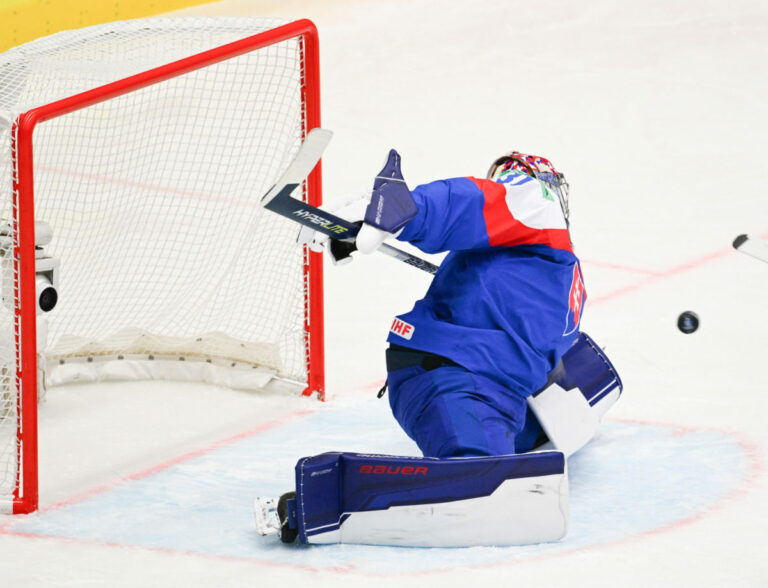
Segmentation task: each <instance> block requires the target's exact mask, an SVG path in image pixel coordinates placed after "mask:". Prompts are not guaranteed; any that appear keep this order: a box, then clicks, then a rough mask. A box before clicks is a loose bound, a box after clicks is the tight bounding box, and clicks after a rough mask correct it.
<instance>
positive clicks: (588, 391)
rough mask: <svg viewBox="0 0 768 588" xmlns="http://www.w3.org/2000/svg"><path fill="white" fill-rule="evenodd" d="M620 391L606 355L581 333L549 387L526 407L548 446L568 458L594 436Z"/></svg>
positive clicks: (550, 377) (535, 395)
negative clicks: (540, 429) (532, 414)
mask: <svg viewBox="0 0 768 588" xmlns="http://www.w3.org/2000/svg"><path fill="white" fill-rule="evenodd" d="M622 390H623V387H622V383H621V378H619V374H618V373H617V372H616V369H615V368H614V367H613V364H611V362H610V360H609V359H608V357H607V356H606V355H605V352H604V351H603V350H602V349H600V347H599V346H598V345H597V344H596V343H595V342H594V341H593V340H592V339H591V338H590V337H589V335H587V334H586V333H580V334H579V337H578V339H577V340H576V342H575V343H574V344H573V345H572V346H571V348H570V349H569V350H568V351H567V352H566V353H565V355H563V357H562V361H561V362H560V363H559V364H558V366H557V367H556V368H555V369H554V370H553V371H552V372H551V373H550V375H549V383H548V384H547V385H546V386H545V387H544V388H542V389H541V390H539V391H538V392H536V393H535V394H533V395H532V396H530V397H529V398H528V406H529V407H530V409H531V410H532V411H533V413H534V414H535V415H536V419H537V420H538V421H539V424H540V425H541V427H542V429H544V432H545V433H546V435H547V437H548V438H549V440H550V442H551V446H553V447H555V448H557V449H559V450H560V451H562V452H563V453H565V455H566V456H569V455H572V454H573V453H575V452H576V451H578V450H579V449H581V448H582V447H584V446H585V445H586V444H587V443H588V442H589V441H590V440H591V439H592V438H593V437H594V436H595V434H596V433H597V428H598V426H599V425H600V421H601V420H602V418H603V416H604V415H605V413H606V412H607V411H608V409H609V408H610V407H611V406H613V405H614V404H615V403H616V401H617V400H618V399H619V396H620V395H621V392H622Z"/></svg>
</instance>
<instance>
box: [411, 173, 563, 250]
mask: <svg viewBox="0 0 768 588" xmlns="http://www.w3.org/2000/svg"><path fill="white" fill-rule="evenodd" d="M412 194H413V198H414V201H415V202H416V206H417V207H418V209H419V212H418V213H417V215H416V217H414V218H413V219H412V220H411V221H410V222H409V223H408V224H407V225H406V226H405V228H404V229H403V231H402V232H401V233H400V235H399V236H398V237H397V238H398V239H399V240H401V241H408V242H410V243H412V244H413V245H415V246H416V247H418V248H419V249H421V250H422V251H424V252H425V253H440V252H442V251H466V250H472V249H486V248H489V247H513V246H516V245H548V246H550V247H552V248H555V249H564V250H566V251H571V242H570V238H569V236H568V229H567V225H566V223H565V218H564V217H563V213H562V210H561V209H560V204H559V201H558V200H557V196H555V195H554V194H552V193H551V192H550V191H549V190H548V189H547V188H546V187H545V185H544V184H543V183H541V182H539V181H538V180H535V179H534V178H530V177H528V176H524V177H520V178H517V181H516V183H507V184H501V183H497V182H494V181H491V180H481V179H478V178H452V179H448V180H439V181H436V182H431V183H429V184H424V185H421V186H417V187H416V188H415V189H414V190H413V192H412Z"/></svg>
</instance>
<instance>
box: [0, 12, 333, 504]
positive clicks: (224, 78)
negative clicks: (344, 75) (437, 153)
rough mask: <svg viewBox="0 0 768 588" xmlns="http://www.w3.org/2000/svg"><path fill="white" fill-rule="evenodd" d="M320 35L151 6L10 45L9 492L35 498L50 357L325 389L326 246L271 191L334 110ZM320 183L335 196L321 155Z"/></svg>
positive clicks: (149, 373)
mask: <svg viewBox="0 0 768 588" xmlns="http://www.w3.org/2000/svg"><path fill="white" fill-rule="evenodd" d="M316 43H317V36H316V30H315V29H314V26H313V25H312V23H310V22H309V21H306V20H304V21H296V22H292V23H289V22H286V21H278V20H264V19H241V18H231V19H230V18H223V19H222V18H216V19H204V18H194V19H188V18H184V19H179V18H175V19H144V20H136V21H127V22H117V23H110V24H106V25H99V26H95V27H89V28H86V29H81V30H76V31H66V32H62V33H58V34H56V35H52V36H50V37H45V38H42V39H39V40H37V41H33V42H31V43H28V44H26V45H22V46H20V47H16V48H14V49H12V50H10V51H7V52H6V53H4V54H0V149H2V154H0V235H1V236H0V262H1V263H2V266H1V267H0V279H1V280H2V296H3V304H2V305H0V370H1V371H0V505H2V506H0V508H2V510H5V511H11V510H12V511H17V512H24V511H29V510H33V509H34V508H36V504H37V488H36V467H37V466H36V402H37V396H38V392H39V390H38V388H39V387H40V384H41V382H42V381H43V377H42V374H44V380H45V382H46V385H51V384H56V383H60V382H66V381H73V380H74V381H85V380H98V379H104V378H120V379H123V378H157V377H160V378H173V379H176V378H182V379H195V380H202V381H208V382H213V383H219V384H223V385H227V386H230V387H236V388H260V387H269V386H273V387H274V386H279V387H282V388H287V389H295V390H298V391H303V392H304V393H305V394H312V393H317V394H318V395H319V396H321V397H322V388H323V371H322V310H321V309H322V306H321V304H322V299H321V296H322V291H321V283H320V280H321V276H320V274H321V271H320V270H321V268H320V263H321V260H320V256H319V255H315V254H309V253H308V252H307V250H306V248H305V247H300V246H298V245H297V244H296V235H297V232H298V231H297V228H296V225H294V224H293V223H291V222H290V221H288V220H286V219H283V218H280V217H279V216H277V215H274V214H272V213H270V212H268V211H265V210H263V209H262V208H261V206H260V198H261V196H262V195H263V194H264V193H265V192H266V191H267V190H268V189H269V188H270V187H271V185H272V183H274V181H275V180H276V179H277V177H278V176H279V175H280V174H281V172H282V171H283V170H284V169H285V167H286V166H287V165H288V163H289V162H290V160H291V159H292V157H293V156H294V155H295V153H296V151H297V149H298V147H299V145H300V143H301V141H302V139H303V137H304V136H305V134H306V132H307V131H308V129H310V128H313V127H315V126H319V88H318V82H317V80H318V72H317V45H316ZM302 190H303V197H304V198H305V199H307V200H308V201H309V202H311V203H313V204H316V205H317V204H319V203H320V177H319V171H316V172H314V173H313V175H312V176H310V179H309V181H308V182H307V183H306V185H305V186H303V187H302ZM296 196H297V197H302V195H301V194H297V195H296ZM41 222H42V223H46V224H47V226H49V227H50V229H51V231H52V238H51V240H50V242H49V243H47V244H44V247H43V248H40V247H38V249H37V251H36V249H35V237H36V235H35V223H38V231H37V233H38V234H37V238H38V243H40V233H41V230H40V227H42V226H43V225H40V223H41ZM36 254H37V258H38V259H37V262H36V260H35V256H36ZM52 262H55V263H54V264H53V267H55V274H56V275H55V276H52V274H51V273H49V274H48V275H47V277H48V278H51V277H53V278H54V281H55V284H54V286H55V287H56V290H57V292H58V301H57V304H56V306H55V307H54V308H53V310H51V311H50V312H48V313H41V312H37V296H38V294H39V287H40V286H39V284H37V289H36V283H37V282H39V279H38V278H39V274H40V271H41V270H40V268H41V267H51V263H52ZM36 263H37V274H38V275H37V276H36V269H35V268H36ZM46 263H47V265H46ZM33 454H35V455H33Z"/></svg>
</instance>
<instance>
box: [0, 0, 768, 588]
mask: <svg viewBox="0 0 768 588" xmlns="http://www.w3.org/2000/svg"><path fill="white" fill-rule="evenodd" d="M184 12H185V13H186V14H247V15H264V16H285V17H294V18H298V17H309V18H311V19H313V20H314V21H315V23H316V24H317V26H318V28H319V31H320V38H321V60H322V67H323V76H322V82H323V124H324V126H326V127H328V128H330V129H332V130H333V131H334V133H335V137H334V140H333V142H332V143H331V145H330V147H329V149H328V150H327V152H326V156H325V157H324V168H323V175H324V182H325V183H324V187H325V197H326V200H327V201H333V200H335V199H336V198H338V197H342V196H344V195H345V194H347V193H349V192H351V191H354V190H356V189H357V188H359V187H360V186H362V185H365V184H367V183H368V182H369V181H370V179H371V177H372V175H373V174H374V173H376V171H378V169H380V167H381V163H382V161H383V159H384V157H385V155H386V153H387V151H388V150H389V148H391V147H395V148H397V149H398V151H399V152H400V153H401V155H402V157H403V173H404V175H405V178H406V180H407V181H408V182H409V184H418V183H421V182H425V181H428V180H431V179H434V178H438V177H447V176H461V175H470V174H475V175H482V174H483V173H484V172H485V170H486V169H487V166H488V164H489V162H490V161H491V160H492V159H493V158H494V157H496V156H497V155H498V154H499V153H502V152H504V151H507V150H510V149H512V148H517V149H521V150H524V151H530V152H534V153H540V154H542V155H545V156H546V157H549V158H551V159H552V160H553V162H555V164H556V165H557V166H558V167H559V168H561V169H562V170H563V171H565V173H566V174H567V175H568V179H569V181H570V183H571V210H572V220H573V237H574V241H575V245H576V248H577V253H578V254H579V255H580V256H581V257H582V258H583V260H584V274H585V275H584V277H585V283H586V287H587V290H588V293H589V301H588V303H587V307H586V311H585V315H584V322H583V327H584V329H585V330H586V331H587V332H589V333H590V334H591V335H592V336H593V337H594V338H595V339H596V340H597V341H598V342H599V343H600V344H601V345H603V346H605V347H606V350H607V352H608V354H609V356H610V357H611V359H612V360H613V362H614V363H615V364H616V367H617V369H618V370H619V372H620V373H621V376H622V378H623V380H624V383H625V389H626V391H625V395H624V398H622V400H621V401H620V402H619V403H618V404H617V405H616V407H615V408H614V409H613V410H612V412H611V415H610V416H611V420H609V421H608V422H607V423H606V426H605V427H604V428H603V430H602V431H601V435H600V438H599V439H598V440H597V442H596V443H595V444H593V446H590V447H589V448H588V449H586V450H585V451H584V452H583V453H582V454H581V455H579V456H577V457H576V458H575V459H574V460H573V463H572V464H571V470H570V472H571V490H572V498H571V510H572V521H571V529H570V533H569V535H568V537H567V538H566V539H565V540H564V541H562V542H560V543H558V544H552V545H546V546H533V547H529V548H515V549H512V548H507V549H492V548H482V549H479V548H474V549H471V550H417V549H411V550H408V549H387V548H370V547H366V548H362V547H358V546H331V547H328V548H325V547H322V548H321V547H309V548H307V547H293V548H291V547H289V548H286V547H283V546H281V545H278V544H276V543H274V542H270V541H272V539H270V538H266V539H264V538H259V537H258V536H256V534H255V531H253V527H252V514H251V510H250V509H251V501H252V497H253V496H255V495H256V494H257V493H264V492H271V491H273V490H274V491H275V492H279V491H281V490H282V489H283V488H284V487H285V484H286V483H289V481H290V476H291V471H290V470H291V468H292V466H293V462H294V461H295V459H296V458H298V457H300V455H303V454H306V453H315V452H318V451H323V450H326V449H334V450H371V451H377V452H379V451H381V452H404V453H409V452H410V453H412V452H414V451H415V449H414V448H413V446H412V445H411V444H410V442H409V441H408V440H407V439H405V438H404V436H403V435H402V433H400V432H399V431H398V429H397V428H396V426H395V425H394V424H393V422H391V421H390V420H389V417H388V415H387V410H386V406H385V403H384V402H383V401H376V400H375V399H374V398H373V396H374V394H375V389H376V387H377V384H379V385H380V382H381V380H382V379H383V368H384V366H383V354H382V352H383V349H384V346H385V344H384V338H385V334H386V330H387V328H388V326H389V324H390V322H391V318H392V316H393V315H394V314H395V313H397V312H402V311H404V310H408V309H409V308H410V306H411V304H412V303H413V301H414V299H416V298H418V297H419V296H420V295H421V294H422V293H423V291H424V289H425V288H426V286H427V284H428V279H429V276H426V275H422V274H421V272H418V271H416V270H414V269H412V268H409V267H406V266H404V265H403V264H399V263H398V262H396V261H393V260H390V259H388V258H386V257H384V256H381V255H374V256H372V257H370V258H367V259H364V260H358V261H356V262H355V263H353V264H351V265H349V266H345V267H342V268H333V267H331V266H330V264H329V267H328V269H327V272H326V277H327V288H326V301H327V305H326V306H327V311H326V318H327V323H328V327H327V336H326V344H327V348H328V351H327V368H328V392H329V401H328V402H327V403H326V404H324V405H319V404H318V403H315V402H312V401H306V400H302V399H299V398H289V399H283V398H281V397H276V396H269V397H265V398H259V397H254V396H251V395H247V394H243V393H235V392H231V391H225V390H216V389H210V388H206V387H203V386H200V387H192V388H191V389H189V390H186V389H184V390H182V388H181V387H178V386H176V385H170V384H166V385H157V386H156V387H151V386H143V387H138V388H126V387H124V386H115V387H105V388H103V389H99V390H96V391H93V390H88V389H86V387H82V388H61V389H58V390H56V389H54V390H51V392H50V393H49V399H48V401H47V403H46V404H45V405H43V406H42V408H41V411H42V414H41V459H42V466H41V476H42V480H41V484H42V487H41V497H42V506H43V510H41V512H40V513H39V514H36V515H32V516H29V517H21V518H18V517H16V518H13V519H12V521H10V522H7V521H6V520H3V521H2V523H0V524H2V525H4V526H3V527H2V530H3V532H0V570H2V571H0V574H2V575H0V578H2V580H0V584H2V585H9V586H22V585H23V586H59V585H86V584H93V585H104V586H171V585H178V586H214V585H215V586H220V585H230V586H250V585H256V584H272V585H274V584H275V583H288V582H290V583H300V582H307V583H311V584H312V585H333V586H360V585H363V584H364V585H366V586H374V585H387V586H392V585H402V586H407V585H417V584H418V585H423V584H425V583H429V582H432V583H440V584H441V585H444V586H446V587H448V586H450V587H454V586H460V587H464V586H467V585H481V584H486V583H487V584H491V585H495V584H502V583H503V584H508V585H542V586H581V585H594V586H608V585H611V586H613V585H618V584H620V585H622V586H651V585H653V586H690V585H695V586H764V585H766V584H768V564H766V560H765V557H764V548H763V547H762V540H763V538H764V537H765V534H766V527H767V526H768V525H767V523H766V521H767V520H768V516H766V515H768V508H767V506H766V496H768V492H767V490H768V488H767V486H768V485H767V484H766V475H765V468H764V461H765V457H764V456H765V451H766V448H767V447H768V434H767V433H766V431H767V430H768V428H767V427H766V424H767V423H766V416H765V415H766V400H765V398H766V396H765V395H766V391H767V390H766V389H767V388H768V379H767V378H766V375H765V370H764V369H763V367H762V366H763V362H764V361H765V354H766V348H767V346H766V342H765V331H766V326H767V325H768V317H767V316H766V314H765V312H764V308H765V295H764V293H765V292H766V289H768V271H766V266H765V265H764V264H760V263H759V262H757V261H756V260H753V259H750V258H748V257H747V256H744V255H741V254H738V253H736V252H734V251H733V249H732V248H731V246H730V244H731V242H732V240H733V238H734V237H735V236H736V235H738V234H741V233H749V234H750V235H753V236H762V237H764V238H765V237H768V198H766V197H765V195H764V194H763V186H765V185H766V184H768V182H766V179H768V178H767V177H766V176H768V171H767V170H766V166H765V153H764V151H765V148H764V140H763V138H764V137H765V136H766V131H768V103H766V101H765V96H766V95H768V93H767V92H766V90H768V77H766V76H765V75H764V72H765V65H764V64H765V63H766V62H767V60H768V8H766V7H765V5H764V4H763V3H761V2H756V1H746V0H741V1H735V2H730V3H727V4H726V3H722V2H714V1H707V0H705V1H695V2H694V1H693V0H677V1H673V2H663V1H661V0H652V1H648V2H644V3H632V4H630V3H616V2H611V1H609V0H593V1H590V2H587V3H573V2H567V1H565V0H544V1H542V2H536V3H520V2H512V1H509V0H476V1H473V2H466V1H462V0H387V1H386V2H385V1H383V0H368V1H365V2H353V1H351V0H348V1H342V0H334V1H329V2H322V3H321V2H308V1H306V0H291V1H288V2H277V1H274V2H268V1H257V2H253V1H244V0H225V1H224V2H219V3H215V4H210V5H206V6H201V7H197V8H194V9H189V10H187V11H184ZM684 310H693V311H695V312H696V313H697V314H698V315H699V317H700V319H701V327H700V328H699V330H698V331H697V332H696V333H695V334H693V335H683V334H682V333H680V332H679V331H677V329H676V326H675V325H676V320H677V316H678V315H679V314H680V312H682V311H684ZM146 406H152V407H153V408H152V411H151V412H149V413H147V411H146V410H145V407H146ZM299 411H312V412H311V414H296V413H297V412H299ZM219 442H221V443H219ZM6 579H7V581H5V580H6Z"/></svg>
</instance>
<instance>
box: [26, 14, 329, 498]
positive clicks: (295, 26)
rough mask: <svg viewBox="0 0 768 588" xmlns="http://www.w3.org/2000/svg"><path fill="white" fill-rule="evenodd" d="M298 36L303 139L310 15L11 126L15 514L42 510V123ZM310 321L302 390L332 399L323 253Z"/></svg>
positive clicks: (310, 79) (317, 177) (313, 75)
mask: <svg viewBox="0 0 768 588" xmlns="http://www.w3.org/2000/svg"><path fill="white" fill-rule="evenodd" d="M294 38H299V39H300V47H301V58H302V60H303V65H304V67H303V71H304V78H303V80H302V82H303V83H302V102H303V121H302V124H303V130H302V136H306V133H307V132H308V131H309V130H310V129H313V128H315V127H319V126H320V77H319V47H318V33H317V28H316V27H315V25H314V24H313V23H312V22H311V21H310V20H307V19H303V20H298V21H295V22H291V23H288V24H285V25H282V26H278V27H276V28H274V29H271V30H269V31H265V32H262V33H259V34H256V35H253V36H251V37H248V38H245V39H241V40H239V41H235V42H233V43H228V44H226V45H222V46H221V47H217V48H215V49H211V50H209V51H205V52H202V53H199V54H197V55H193V56H191V57H188V58H185V59H181V60H178V61H175V62H173V63H169V64H166V65H163V66H160V67H157V68H155V69H151V70H148V71H145V72H143V73H140V74H137V75H134V76H130V77H128V78H125V79H122V80H118V81H116V82H113V83H110V84H106V85H104V86H101V87H98V88H94V89H92V90H89V91H86V92H82V93H80V94H76V95H73V96H70V97H68V98H64V99H62V100H58V101H56V102H52V103H49V104H46V105H44V106H40V107H38V108H34V109H32V110H29V111H27V112H24V113H23V114H21V115H19V117H18V118H17V119H16V121H15V123H14V125H13V127H12V132H11V134H12V152H13V159H14V161H13V192H14V197H13V219H12V222H13V231H14V234H15V235H18V238H17V240H16V242H15V243H14V250H13V253H14V257H13V269H14V274H15V276H17V277H16V279H15V281H14V299H15V308H14V323H15V325H14V327H15V346H16V366H15V384H16V388H17V419H18V423H17V439H18V443H17V461H18V468H17V474H16V476H17V480H16V489H15V490H14V495H13V505H12V511H13V513H29V512H33V511H35V510H37V508H38V471H37V470H38V442H37V396H38V390H37V340H36V339H37V334H36V316H37V315H36V307H37V304H36V287H35V233H34V231H35V212H34V173H33V170H34V168H33V161H34V153H33V136H34V132H35V129H36V127H37V125H38V124H40V123H44V122H45V121H47V120H50V119H54V118H57V117H60V116H63V115H65V114H68V113H71V112H74V111H76V110H80V109H82V108H86V107H88V106H92V105H94V104H97V103H99V102H104V101H106V100H109V99H112V98H115V97H117V96H121V95H123V94H126V93H128V92H131V91H134V90H138V89H140V88H144V87H146V86H150V85H153V84H157V83H160V82H163V81H165V80H167V79H170V78H173V77H176V76H179V75H182V74H185V73H188V72H191V71H194V70H198V69H201V68H204V67H206V66H209V65H213V64H215V63H218V62H221V61H225V60H227V59H231V58H234V57H237V56H239V55H243V54H245V53H249V52H251V51H255V50H257V49H261V48H263V47H266V46H268V45H272V44H275V43H279V42H281V41H286V40H289V39H294ZM321 190H322V188H321V169H320V164H318V165H317V167H316V168H315V169H314V171H313V172H312V173H311V174H310V176H309V178H308V180H307V183H306V189H305V193H304V198H305V199H306V201H307V202H308V203H309V204H312V205H313V206H320V204H321V203H322V191H321ZM303 272H304V282H305V287H304V326H305V354H306V365H307V374H308V381H307V387H306V388H305V389H304V391H303V394H304V395H305V396H310V395H312V394H317V396H318V398H319V399H320V400H323V399H324V398H325V391H324V385H325V384H324V382H325V369H324V336H323V275H322V273H323V271H322V255H320V254H318V253H310V252H309V251H308V249H307V248H306V247H305V251H304V264H303Z"/></svg>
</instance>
